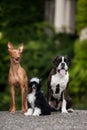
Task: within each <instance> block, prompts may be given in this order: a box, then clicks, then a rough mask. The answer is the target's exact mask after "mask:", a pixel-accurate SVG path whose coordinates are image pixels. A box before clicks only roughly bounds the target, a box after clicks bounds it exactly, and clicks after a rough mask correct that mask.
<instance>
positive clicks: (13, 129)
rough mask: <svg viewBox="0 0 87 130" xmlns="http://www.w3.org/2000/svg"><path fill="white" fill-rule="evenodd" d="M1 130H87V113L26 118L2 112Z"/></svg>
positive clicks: (0, 113)
mask: <svg viewBox="0 0 87 130" xmlns="http://www.w3.org/2000/svg"><path fill="white" fill-rule="evenodd" d="M0 130H87V111H86V110H75V111H74V112H73V113H66V114H62V113H58V112H55V113H52V114H51V115H49V116H39V117H38V116H27V117H26V116H24V115H23V114H22V113H21V112H20V111H17V112H16V113H15V114H14V115H13V114H10V113H9V112H0Z"/></svg>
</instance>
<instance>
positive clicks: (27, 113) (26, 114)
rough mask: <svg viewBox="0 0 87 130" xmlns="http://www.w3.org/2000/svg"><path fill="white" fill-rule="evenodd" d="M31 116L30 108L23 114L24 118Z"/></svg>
mask: <svg viewBox="0 0 87 130" xmlns="http://www.w3.org/2000/svg"><path fill="white" fill-rule="evenodd" d="M32 114H33V109H32V108H29V109H28V110H27V112H25V113H24V115H25V116H30V115H32Z"/></svg>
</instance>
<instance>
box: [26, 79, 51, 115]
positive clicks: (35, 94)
mask: <svg viewBox="0 0 87 130" xmlns="http://www.w3.org/2000/svg"><path fill="white" fill-rule="evenodd" d="M41 87H42V83H41V79H39V78H37V77H34V78H31V79H30V81H29V89H30V93H29V94H28V96H27V99H28V103H29V108H28V110H27V112H26V113H24V115H26V116H28V115H33V116H39V115H50V114H51V107H50V105H49V104H48V102H47V101H46V99H45V97H44V95H43V93H42V91H41Z"/></svg>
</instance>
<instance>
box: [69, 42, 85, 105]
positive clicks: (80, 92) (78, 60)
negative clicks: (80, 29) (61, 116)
mask: <svg viewBox="0 0 87 130" xmlns="http://www.w3.org/2000/svg"><path fill="white" fill-rule="evenodd" d="M74 50H75V57H74V59H73V66H72V69H71V72H70V73H71V74H72V75H71V76H72V80H71V83H70V84H71V87H70V88H71V95H72V97H75V98H73V99H74V103H79V105H80V104H81V108H82V107H83V106H82V104H84V107H85V108H87V100H86V98H87V89H86V88H87V40H84V41H79V40H77V41H76V42H75V46H74Z"/></svg>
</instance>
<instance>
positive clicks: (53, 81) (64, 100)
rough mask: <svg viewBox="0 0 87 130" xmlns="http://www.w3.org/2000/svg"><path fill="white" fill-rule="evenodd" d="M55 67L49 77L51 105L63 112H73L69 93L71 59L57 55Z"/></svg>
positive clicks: (48, 95)
mask: <svg viewBox="0 0 87 130" xmlns="http://www.w3.org/2000/svg"><path fill="white" fill-rule="evenodd" d="M53 62H54V65H55V67H54V68H53V69H52V70H51V72H50V74H49V77H48V83H47V84H48V92H47V98H48V101H49V104H50V106H51V107H52V108H53V109H55V110H61V112H62V113H67V112H73V109H71V106H72V101H71V98H70V96H69V95H68V84H69V73H68V67H69V65H70V62H71V60H70V59H69V58H68V57H67V56H57V57H56V58H55V59H54V61H53Z"/></svg>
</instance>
